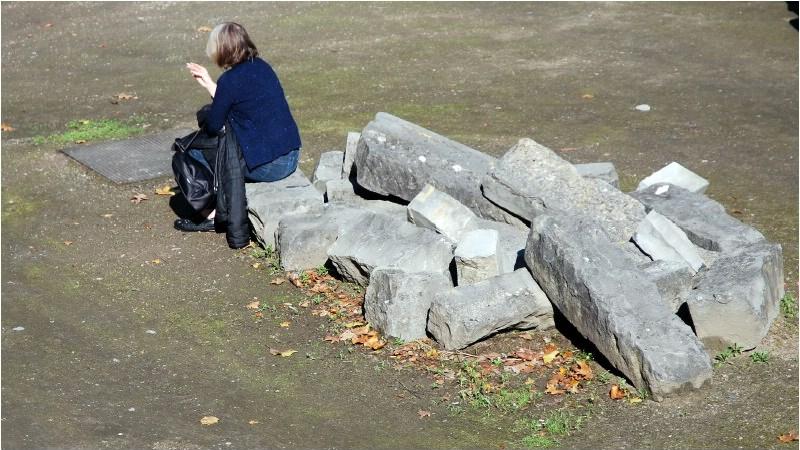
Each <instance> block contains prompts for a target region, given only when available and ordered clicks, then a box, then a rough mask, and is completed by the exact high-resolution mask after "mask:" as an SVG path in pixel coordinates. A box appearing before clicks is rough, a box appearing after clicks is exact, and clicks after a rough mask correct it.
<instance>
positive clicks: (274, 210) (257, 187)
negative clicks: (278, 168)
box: [245, 169, 323, 248]
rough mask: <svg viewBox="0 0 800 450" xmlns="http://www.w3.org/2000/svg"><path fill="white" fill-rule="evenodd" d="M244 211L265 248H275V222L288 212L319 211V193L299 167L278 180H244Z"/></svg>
mask: <svg viewBox="0 0 800 450" xmlns="http://www.w3.org/2000/svg"><path fill="white" fill-rule="evenodd" d="M245 188H246V193H247V210H248V215H249V217H250V224H251V225H252V226H253V230H254V231H255V235H256V239H257V240H258V241H259V242H260V243H261V245H263V246H264V247H267V246H271V247H272V248H275V247H276V246H275V230H277V229H278V222H279V221H280V220H281V219H282V218H283V217H285V216H288V215H291V214H302V213H307V212H313V211H321V210H322V207H323V198H322V194H320V193H319V191H317V190H316V189H315V188H314V186H313V185H312V184H311V182H310V181H308V178H306V176H305V175H304V174H303V172H302V171H301V170H300V169H297V170H295V171H294V173H293V174H291V175H289V176H288V177H286V178H284V179H283V180H280V181H275V182H272V183H246V184H245Z"/></svg>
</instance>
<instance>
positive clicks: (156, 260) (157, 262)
mask: <svg viewBox="0 0 800 450" xmlns="http://www.w3.org/2000/svg"><path fill="white" fill-rule="evenodd" d="M150 262H151V263H153V264H161V260H160V259H158V258H156V259H154V260H152V261H150Z"/></svg>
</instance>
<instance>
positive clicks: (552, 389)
mask: <svg viewBox="0 0 800 450" xmlns="http://www.w3.org/2000/svg"><path fill="white" fill-rule="evenodd" d="M544 392H545V393H547V394H550V395H561V394H563V393H564V390H563V389H559V388H558V387H557V386H556V385H555V384H552V383H547V389H545V390H544Z"/></svg>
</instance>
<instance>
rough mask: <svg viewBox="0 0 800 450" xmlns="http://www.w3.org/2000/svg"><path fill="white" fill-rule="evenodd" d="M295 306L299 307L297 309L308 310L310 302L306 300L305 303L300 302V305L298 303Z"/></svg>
mask: <svg viewBox="0 0 800 450" xmlns="http://www.w3.org/2000/svg"><path fill="white" fill-rule="evenodd" d="M297 306H299V307H301V308H308V307H309V306H311V302H310V301H308V300H306V301H304V302H300V303H298V304H297Z"/></svg>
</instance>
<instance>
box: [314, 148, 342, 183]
mask: <svg viewBox="0 0 800 450" xmlns="http://www.w3.org/2000/svg"><path fill="white" fill-rule="evenodd" d="M343 163H344V153H343V152H340V151H331V152H325V153H322V154H321V155H319V162H318V163H317V168H316V170H314V177H313V178H312V182H313V183H314V187H315V188H317V190H318V191H320V192H321V193H323V194H324V193H325V188H326V184H327V183H328V181H331V180H341V179H342V165H343Z"/></svg>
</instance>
